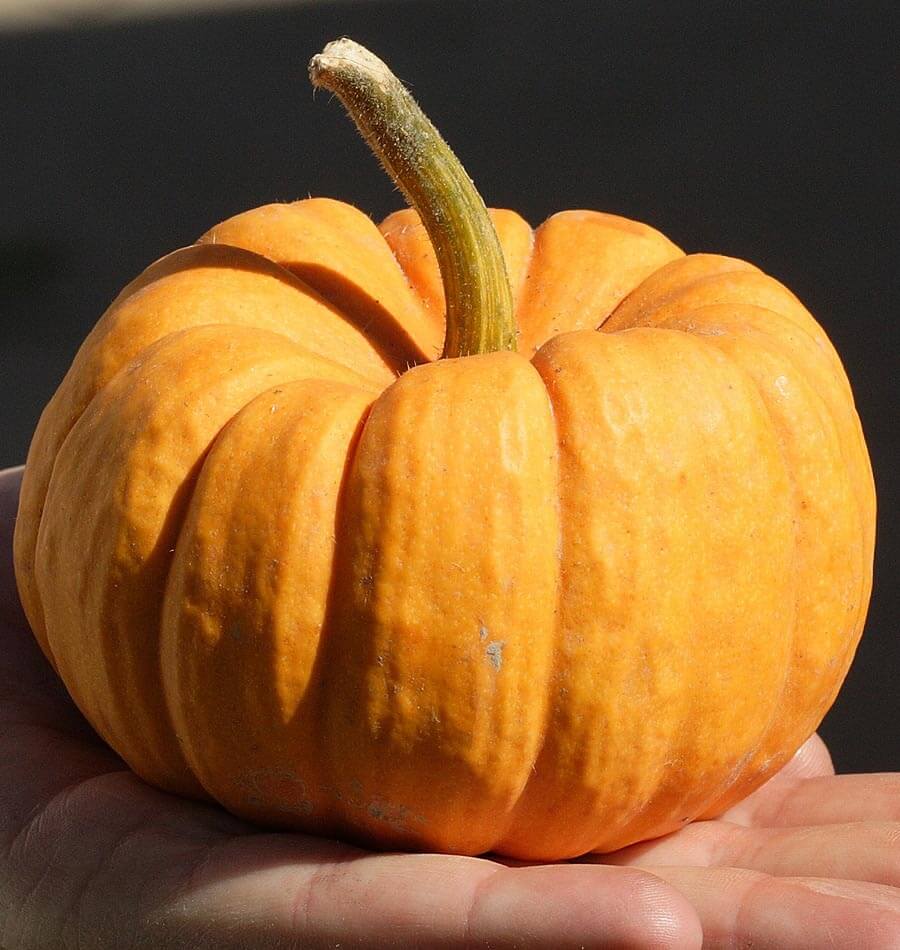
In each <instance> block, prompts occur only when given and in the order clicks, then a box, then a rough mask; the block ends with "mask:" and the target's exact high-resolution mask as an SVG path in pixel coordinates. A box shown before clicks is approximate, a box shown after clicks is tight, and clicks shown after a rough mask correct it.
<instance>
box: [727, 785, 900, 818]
mask: <svg viewBox="0 0 900 950" xmlns="http://www.w3.org/2000/svg"><path fill="white" fill-rule="evenodd" d="M761 791H763V789H760V792H761ZM757 794H759V793H757ZM722 817H723V818H725V819H727V820H728V821H730V822H734V823H735V824H739V825H762V826H769V827H774V826H785V825H797V826H800V825H829V824H843V823H845V822H852V821H897V822H900V773H892V772H885V773H881V774H873V775H837V776H831V777H830V778H809V779H800V780H798V781H795V782H791V783H785V784H784V785H783V786H782V787H781V788H779V790H778V794H777V795H764V796H761V797H759V798H756V796H755V795H751V796H750V798H748V799H747V800H746V801H745V802H742V803H741V804H740V805H737V806H735V807H734V808H732V809H731V810H730V811H728V812H726V813H725V814H724V815H723V816H722Z"/></svg>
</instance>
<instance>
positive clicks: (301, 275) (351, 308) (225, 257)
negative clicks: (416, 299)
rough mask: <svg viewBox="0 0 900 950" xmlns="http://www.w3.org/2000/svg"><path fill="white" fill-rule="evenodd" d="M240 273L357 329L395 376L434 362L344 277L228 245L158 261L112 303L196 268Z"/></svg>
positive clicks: (205, 247)
mask: <svg viewBox="0 0 900 950" xmlns="http://www.w3.org/2000/svg"><path fill="white" fill-rule="evenodd" d="M218 267H220V268H222V269H223V270H242V271H246V272H248V273H253V274H258V275H260V276H262V277H269V278H275V279H276V280H278V281H280V282H281V283H283V284H285V285H286V286H288V287H290V288H291V289H293V290H296V291H297V292H298V293H301V294H304V295H305V296H307V297H311V298H312V299H314V300H315V301H316V302H317V303H319V304H320V305H321V306H323V307H325V308H327V309H328V310H330V311H331V312H332V313H333V314H334V315H335V316H336V317H338V319H340V320H341V321H342V322H344V323H347V324H350V325H351V326H354V327H356V328H357V329H358V330H359V331H360V332H361V333H362V334H363V335H364V336H365V337H366V339H367V340H368V342H369V344H370V345H371V346H372V348H373V349H374V350H375V351H376V353H377V354H378V355H379V357H380V358H381V359H382V360H384V362H385V363H386V364H388V366H390V367H391V369H393V370H394V372H395V373H397V375H400V374H401V373H403V372H405V371H406V370H407V369H408V368H409V367H410V366H414V365H416V364H417V363H423V362H427V361H428V360H430V359H433V358H436V357H437V355H438V354H437V353H433V354H426V353H424V352H423V350H422V348H421V347H419V346H418V345H417V344H416V343H415V342H414V341H413V339H412V337H410V335H409V333H408V332H407V331H406V329H405V328H404V327H403V326H402V324H401V323H400V322H399V321H398V320H397V318H396V317H395V316H394V315H393V314H391V313H390V312H389V311H388V310H387V309H386V308H385V307H384V306H382V304H381V303H380V302H379V301H378V300H376V299H375V298H373V297H372V296H371V295H370V294H368V293H367V292H366V291H365V290H364V289H363V288H362V287H360V286H359V285H357V284H356V283H354V282H353V281H352V280H350V279H348V278H347V276H346V275H344V274H342V273H340V272H338V271H336V270H332V269H331V268H328V267H323V266H321V265H319V264H311V263H309V262H307V261H283V262H276V261H272V260H270V259H269V258H267V257H263V256H262V255H261V254H257V253H255V252H253V251H248V250H245V249H244V248H241V247H235V246H232V245H229V244H205V243H204V244H192V245H190V246H189V247H183V248H180V249H179V250H176V251H172V252H171V253H169V254H167V255H166V256H165V257H161V258H160V259H159V260H157V261H155V262H154V263H153V264H151V265H150V266H149V267H147V268H146V269H145V270H144V271H143V273H141V274H140V275H139V276H138V277H136V278H135V279H134V280H132V281H131V282H130V283H129V284H127V285H126V287H125V288H124V289H123V290H122V291H121V293H120V294H119V295H118V297H117V298H116V299H115V301H114V303H113V306H118V305H119V304H121V303H123V302H124V301H125V300H127V299H128V298H129V297H132V296H134V295H135V294H137V293H139V292H140V291H142V290H143V289H144V288H145V287H148V286H150V285H151V284H153V283H155V282H156V281H158V280H162V279H164V278H166V277H170V276H172V275H174V274H177V273H180V272H182V271H189V270H193V269H195V268H218Z"/></svg>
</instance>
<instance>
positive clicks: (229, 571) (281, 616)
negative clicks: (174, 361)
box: [161, 379, 371, 835]
mask: <svg viewBox="0 0 900 950" xmlns="http://www.w3.org/2000/svg"><path fill="white" fill-rule="evenodd" d="M370 406H371V399H370V397H369V396H367V395H364V394H362V393H360V392H359V391H358V390H357V389H355V388H354V387H350V386H347V385H346V384H344V383H338V382H329V381H325V382H321V381H317V380H309V379H307V380H300V381H297V382H288V383H284V384H279V385H278V386H277V387H274V388H273V389H269V390H266V391H265V392H263V393H261V394H260V395H259V396H257V397H255V398H254V399H253V400H251V401H250V402H249V403H248V404H247V405H246V406H244V407H243V408H242V409H241V410H240V411H239V412H238V413H237V414H235V416H233V417H232V419H231V420H230V421H229V422H228V423H227V424H226V425H225V426H224V427H223V429H222V430H221V431H220V432H219V434H218V435H217V436H216V439H215V441H214V443H213V445H212V446H211V448H210V450H209V453H208V456H207V458H206V460H205V462H204V465H203V469H202V471H201V473H200V475H199V477H198V479H197V484H196V487H195V490H194V492H193V495H192V499H191V503H190V505H189V507H188V509H187V513H186V517H185V521H184V524H183V526H182V529H181V532H180V535H179V539H178V543H177V545H176V554H175V558H174V559H173V562H172V568H171V571H170V573H169V577H168V581H167V586H166V597H165V601H166V608H165V611H164V614H163V623H162V634H161V664H162V670H163V686H164V689H165V693H166V702H167V705H168V707H169V709H170V713H171V715H172V719H173V722H174V723H175V726H176V730H177V731H178V733H179V734H180V735H182V736H183V737H184V743H185V744H184V751H185V755H186V758H187V761H188V763H189V765H190V766H191V768H192V770H193V772H194V774H195V775H196V777H197V779H198V780H199V781H200V782H201V784H202V785H203V787H204V788H205V789H206V790H207V791H208V792H209V793H210V794H211V795H212V796H213V797H214V798H215V799H216V800H217V801H219V802H220V803H222V804H223V805H224V806H225V807H226V808H228V809H229V810H230V811H232V812H233V813H234V814H237V815H240V816H241V817H244V818H247V819H249V820H255V821H264V822H266V823H268V824H275V825H277V826H279V827H286V828H294V829H299V830H305V831H311V830H315V831H316V832H317V833H320V834H330V835H335V834H339V833H340V831H341V830H342V829H340V828H339V827H338V826H337V824H336V822H335V819H334V815H333V813H332V812H333V808H332V806H331V803H330V802H329V800H328V796H327V794H326V793H325V792H324V789H325V787H326V786H327V784H328V782H327V781H326V779H325V777H324V775H322V774H317V771H318V770H320V769H321V766H322V762H323V757H322V755H321V750H320V748H319V746H320V741H319V733H320V731H321V726H320V724H321V720H322V711H321V707H322V702H323V691H324V690H326V689H327V688H328V684H327V678H328V670H327V664H326V663H324V662H323V656H324V653H325V646H324V643H325V640H326V638H327V636H328V632H329V615H330V613H331V610H332V607H331V606H330V604H331V589H332V587H333V584H334V570H335V568H334V565H335V558H336V556H337V544H336V538H337V525H338V522H339V519H340V514H339V512H340V503H341V502H340V499H341V494H342V492H343V490H344V484H345V482H346V473H347V470H348V466H349V464H350V459H351V458H352V454H353V450H354V446H355V444H356V442H357V441H358V439H359V434H360V431H361V428H362V425H363V424H364V422H365V419H366V417H367V416H368V412H369V409H370ZM223 695H227V696H229V697H230V699H231V701H230V702H229V703H228V704H227V705H226V706H223V705H222V704H221V702H220V699H221V696H223Z"/></svg>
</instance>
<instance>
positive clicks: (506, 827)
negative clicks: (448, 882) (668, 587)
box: [488, 242, 564, 854]
mask: <svg viewBox="0 0 900 950" xmlns="http://www.w3.org/2000/svg"><path fill="white" fill-rule="evenodd" d="M532 247H533V242H532ZM535 355H536V354H535ZM529 362H530V363H531V365H532V366H534V368H535V372H536V373H537V375H538V377H539V378H540V380H541V383H542V384H543V386H544V391H545V392H546V394H547V405H548V407H549V410H550V420H551V423H552V426H553V434H554V442H555V445H556V454H557V464H556V491H555V493H554V495H553V497H554V499H555V500H556V501H555V504H556V506H557V508H558V509H559V508H560V505H561V498H562V486H561V478H562V475H561V467H560V463H559V459H560V456H561V450H562V444H563V441H562V433H561V431H560V426H559V420H558V419H557V416H556V408H555V406H554V405H553V398H552V395H551V392H550V387H549V385H548V382H547V380H546V379H545V378H544V376H543V375H542V374H541V372H540V371H539V370H538V368H537V366H535V364H534V359H533V358H532V359H531V360H529ZM563 532H564V525H563V518H562V513H561V511H560V517H559V519H558V524H557V540H556V559H555V562H554V563H555V566H556V577H555V580H554V584H553V589H554V598H553V602H554V603H553V616H554V622H553V626H552V630H551V645H550V664H549V668H548V670H547V677H546V682H545V683H544V688H543V693H544V694H545V695H546V697H547V698H546V699H545V702H544V718H543V722H542V724H541V728H540V735H539V737H538V742H537V745H536V746H535V748H534V755H533V758H532V761H531V768H530V771H529V774H528V776H527V778H526V781H525V783H524V784H523V785H522V787H521V789H520V790H519V794H518V795H517V796H516V798H515V800H514V801H513V802H512V803H511V805H510V807H509V809H508V811H507V813H506V815H505V816H503V819H502V820H501V821H500V822H499V823H498V828H497V834H496V838H495V840H494V841H493V843H492V844H491V846H490V848H489V849H488V850H489V851H492V852H496V853H499V854H502V853H504V851H505V848H506V847H507V841H509V840H510V839H511V837H512V835H513V833H514V832H515V830H516V829H517V826H518V825H519V823H520V822H521V821H522V812H524V811H525V810H526V807H527V802H528V798H529V796H530V795H531V794H532V792H533V785H534V783H535V780H536V776H537V765H538V762H539V761H540V759H541V756H542V754H543V751H544V745H545V744H546V742H547V739H548V737H549V735H550V732H551V725H552V719H553V703H552V702H551V700H550V695H551V691H552V689H553V684H554V683H556V682H557V681H558V680H559V678H560V667H561V661H560V657H561V655H562V644H561V640H562V624H561V623H560V603H561V598H562V572H563Z"/></svg>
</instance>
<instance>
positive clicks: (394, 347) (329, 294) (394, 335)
mask: <svg viewBox="0 0 900 950" xmlns="http://www.w3.org/2000/svg"><path fill="white" fill-rule="evenodd" d="M338 215H340V216H342V217H343V219H344V221H343V223H340V222H337V221H335V220H332V219H333V218H335V217H336V216H338ZM360 226H361V227H363V228H364V229H365V231H366V232H367V233H366V234H362V233H361V232H360V230H359V229H360ZM370 228H371V232H374V233H371V232H369V229H370ZM313 237H316V238H317V240H313ZM376 240H377V242H378V243H377V244H376V243H375V241H376ZM197 243H198V244H211V243H217V244H218V243H221V244H226V245H231V246H236V247H241V248H244V249H245V250H249V251H253V252H254V253H257V254H259V255H260V256H262V257H264V258H266V259H267V260H270V261H272V262H273V263H274V264H277V265H278V266H280V267H282V268H284V269H285V270H287V271H289V272H290V273H291V274H293V275H294V276H295V277H296V278H297V279H298V280H300V281H302V282H303V283H305V284H307V285H309V286H310V287H312V288H313V289H314V290H315V291H316V293H317V294H319V296H321V297H322V298H323V299H324V300H325V301H326V302H327V303H328V304H329V305H330V306H331V307H332V308H334V309H336V310H337V311H339V312H340V313H341V314H343V316H344V317H345V318H346V320H347V321H348V322H349V323H351V324H352V325H353V326H354V327H356V329H357V330H359V331H360V332H361V333H362V334H363V335H364V336H366V337H367V339H369V341H370V342H371V341H372V340H373V338H377V339H378V351H379V352H383V353H387V354H389V355H390V362H391V365H392V366H393V367H394V370H395V372H398V371H402V369H403V367H404V366H406V365H415V364H416V363H419V362H422V361H423V360H428V359H431V358H432V357H431V355H430V354H429V352H428V349H429V348H430V347H434V348H435V349H434V353H435V355H436V353H437V351H438V349H437V348H438V347H439V342H438V341H437V338H435V339H434V340H432V339H430V337H431V336H432V335H433V334H432V333H431V329H432V328H431V327H430V326H429V327H428V332H427V333H425V336H426V337H428V339H422V340H417V339H416V334H415V333H414V332H413V331H411V330H410V329H409V328H408V327H407V326H406V324H405V322H404V319H405V318H409V319H410V320H414V321H417V322H419V323H421V321H422V318H423V316H424V314H423V313H422V312H421V308H420V305H419V301H418V297H417V296H416V295H415V293H413V291H412V290H411V288H410V287H409V284H408V282H407V279H406V275H405V274H404V272H403V270H402V269H401V268H400V267H399V265H398V264H397V262H396V259H395V258H394V255H393V253H391V252H390V250H389V249H388V248H385V250H386V251H387V253H386V254H384V255H383V256H382V255H381V254H379V253H377V252H376V251H375V248H376V247H377V248H379V249H380V248H381V247H383V246H384V243H385V242H384V240H383V238H382V237H381V234H380V232H379V231H378V228H377V226H376V225H375V223H374V222H373V221H372V220H371V219H370V218H369V217H368V216H367V215H365V214H363V212H362V211H360V210H359V209H357V208H355V207H353V206H352V205H349V204H347V203H345V202H342V201H337V200H336V199H332V198H306V199H301V200H299V201H293V202H282V203H277V202H276V203H272V204H268V205H263V206H261V207H259V208H255V209H253V210H251V211H245V212H243V213H242V214H238V215H235V216H233V217H231V218H228V219H227V220H225V221H222V222H220V223H219V224H217V225H215V226H214V227H213V228H211V229H210V230H209V231H207V232H206V233H205V234H204V235H202V236H201V237H200V238H199V240H198V242H197ZM317 243H321V244H323V246H327V245H328V244H329V243H331V244H335V243H336V244H337V245H338V246H339V248H340V252H341V254H342V256H343V257H344V258H345V259H346V260H349V261H350V262H351V265H349V266H351V267H352V266H353V262H354V261H360V262H362V265H363V272H362V273H355V272H353V270H351V271H350V272H349V273H343V272H342V271H341V270H339V269H337V267H336V265H334V266H328V265H326V263H324V262H323V260H320V259H319V257H320V255H321V252H312V251H309V250H308V247H309V246H312V245H316V244H317ZM346 260H345V263H346ZM385 265H389V270H390V279H388V280H386V281H385V282H386V283H387V284H392V285H393V286H392V287H391V288H390V292H388V290H385V291H383V292H382V294H381V295H378V294H377V288H373V287H372V286H371V283H372V280H374V278H375V276H378V277H380V278H385V274H384V273H381V274H380V275H373V274H371V273H367V272H366V271H365V268H366V267H368V268H383V267H384V266H385ZM400 288H402V291H401V290H400ZM394 291H396V292H398V294H396V295H395V296H397V299H394V300H393V301H389V300H383V299H382V297H383V296H384V293H386V292H387V293H388V295H389V296H390V293H392V292H394ZM395 306H396V307H399V308H400V311H398V312H395V310H394V309H393V308H394V307H395ZM401 311H406V312H405V313H403V312H401ZM416 330H417V331H418V333H419V335H421V334H422V333H423V327H422V326H421V325H420V326H418V327H416Z"/></svg>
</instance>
